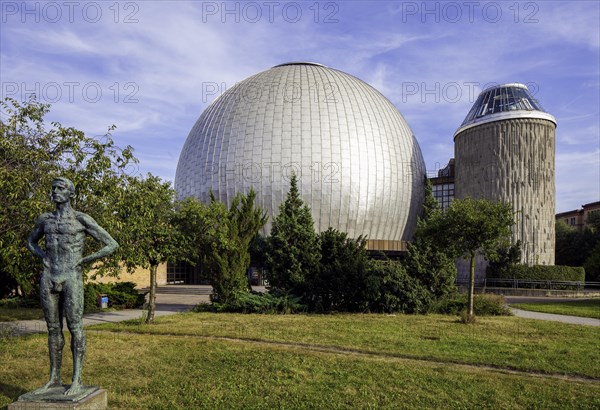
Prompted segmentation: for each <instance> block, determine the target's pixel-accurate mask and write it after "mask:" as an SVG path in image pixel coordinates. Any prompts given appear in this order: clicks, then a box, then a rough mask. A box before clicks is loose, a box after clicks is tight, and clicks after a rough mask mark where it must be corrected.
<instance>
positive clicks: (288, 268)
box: [265, 174, 320, 295]
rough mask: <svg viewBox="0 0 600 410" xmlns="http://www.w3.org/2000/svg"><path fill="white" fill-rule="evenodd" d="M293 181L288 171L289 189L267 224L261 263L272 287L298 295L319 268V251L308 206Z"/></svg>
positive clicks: (294, 179)
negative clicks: (264, 259) (263, 255)
mask: <svg viewBox="0 0 600 410" xmlns="http://www.w3.org/2000/svg"><path fill="white" fill-rule="evenodd" d="M297 184H298V181H297V178H296V175H295V174H292V178H291V184H290V191H289V192H288V194H287V197H286V199H285V201H284V202H283V203H282V204H281V205H280V206H279V215H277V217H276V218H275V220H274V221H273V226H272V227H271V236H270V237H269V239H268V246H267V254H266V261H265V262H266V263H265V264H266V266H267V269H268V274H267V278H268V280H269V283H270V284H271V285H272V286H274V287H275V288H279V289H280V290H283V291H288V292H292V293H295V294H297V295H301V294H304V292H305V291H306V289H307V279H308V278H310V277H311V275H314V272H315V271H316V270H317V269H318V268H319V258H320V252H319V241H318V238H317V234H316V233H315V228H314V222H313V219H312V215H311V213H310V208H309V207H308V206H307V205H306V204H305V203H304V201H303V200H302V198H301V197H300V194H299V192H298V186H297Z"/></svg>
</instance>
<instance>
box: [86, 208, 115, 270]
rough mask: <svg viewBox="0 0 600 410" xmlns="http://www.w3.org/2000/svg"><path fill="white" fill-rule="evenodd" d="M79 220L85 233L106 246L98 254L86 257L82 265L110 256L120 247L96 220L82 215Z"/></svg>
mask: <svg viewBox="0 0 600 410" xmlns="http://www.w3.org/2000/svg"><path fill="white" fill-rule="evenodd" d="M79 220H80V222H81V223H82V224H83V226H85V231H86V233H87V234H89V235H90V236H91V237H92V238H94V239H95V240H97V241H99V242H102V243H103V244H104V247H103V248H102V249H100V250H99V251H98V252H94V253H92V254H91V255H87V256H85V257H84V258H83V259H82V260H81V263H82V264H84V263H88V262H92V261H94V260H96V259H100V258H103V257H105V256H108V255H110V254H111V253H113V252H114V251H115V250H116V249H117V248H118V247H119V244H118V243H117V241H115V240H114V239H113V237H112V236H110V234H109V233H108V232H106V231H105V230H104V228H102V227H101V226H100V225H98V223H97V222H96V221H95V220H94V218H92V217H91V216H89V215H86V214H83V213H82V214H80V217H79Z"/></svg>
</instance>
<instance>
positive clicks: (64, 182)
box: [51, 177, 75, 203]
mask: <svg viewBox="0 0 600 410" xmlns="http://www.w3.org/2000/svg"><path fill="white" fill-rule="evenodd" d="M51 196H52V200H53V201H54V202H56V203H62V202H69V201H70V200H71V198H73V197H74V196H75V185H74V184H73V182H71V180H70V179H67V178H64V177H58V178H54V180H53V181H52V195H51Z"/></svg>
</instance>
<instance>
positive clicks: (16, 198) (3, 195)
mask: <svg viewBox="0 0 600 410" xmlns="http://www.w3.org/2000/svg"><path fill="white" fill-rule="evenodd" d="M0 105H1V108H2V117H1V118H0V283H1V284H2V285H0V296H2V295H3V294H6V293H10V292H12V291H13V290H15V289H17V288H18V289H20V290H21V291H22V292H23V293H26V294H31V293H32V292H35V289H36V287H37V283H38V282H39V275H40V272H41V269H40V267H39V262H38V261H37V260H35V259H34V258H33V257H32V256H31V255H30V253H29V251H28V250H27V248H26V247H25V241H26V239H27V236H28V235H29V233H30V231H31V229H32V228H33V222H34V221H35V218H36V217H37V216H38V215H40V214H41V213H42V212H49V211H52V210H53V205H52V203H51V201H50V200H49V196H48V194H49V192H50V187H51V182H52V180H53V179H54V178H55V177H58V176H64V177H67V178H69V179H70V180H71V181H73V182H74V183H75V186H76V189H77V192H76V197H75V198H74V200H73V207H74V208H75V209H77V210H79V211H82V212H85V213H87V214H89V215H91V216H93V218H94V219H95V220H96V221H98V223H99V224H100V225H102V226H104V227H106V228H107V230H108V231H109V232H111V233H112V231H111V219H112V207H113V205H112V204H113V203H114V199H115V196H116V195H118V192H119V190H120V187H121V183H122V181H123V178H124V177H125V174H126V173H127V171H129V170H130V167H131V166H132V165H135V163H136V162H137V160H136V159H135V157H134V156H133V149H132V148H131V147H129V146H128V147H126V148H125V149H120V148H118V147H116V146H115V145H114V142H113V140H112V137H111V134H110V132H111V131H112V130H114V126H113V127H110V128H109V130H108V133H107V134H106V135H104V136H103V137H101V138H92V137H88V136H86V135H84V133H83V132H82V131H79V130H76V129H75V128H72V127H64V126H62V125H61V124H60V123H58V122H52V123H51V124H50V127H49V128H48V124H46V123H45V122H44V117H45V116H46V115H47V114H48V112H49V110H50V106H49V105H47V104H41V103H39V102H37V101H36V100H35V99H31V100H29V101H27V102H24V103H19V102H17V101H15V100H13V99H10V98H7V99H5V100H4V101H2V102H0ZM86 245H88V246H91V247H92V248H94V247H95V246H97V245H96V244H94V243H93V241H90V242H88V243H87V244H86ZM96 267H98V266H96ZM100 267H102V269H103V272H104V273H112V274H116V272H117V271H118V269H117V263H116V259H115V258H107V259H105V260H104V261H103V262H102V264H101V265H100ZM108 267H110V268H111V269H107V268H108ZM90 268H91V267H90V266H86V267H85V269H86V272H87V270H89V269H90ZM84 273H85V272H84Z"/></svg>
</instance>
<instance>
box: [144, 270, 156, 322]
mask: <svg viewBox="0 0 600 410" xmlns="http://www.w3.org/2000/svg"><path fill="white" fill-rule="evenodd" d="M157 269H158V265H150V294H149V295H148V316H146V324H150V323H152V321H154V311H155V310H156V270H157Z"/></svg>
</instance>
